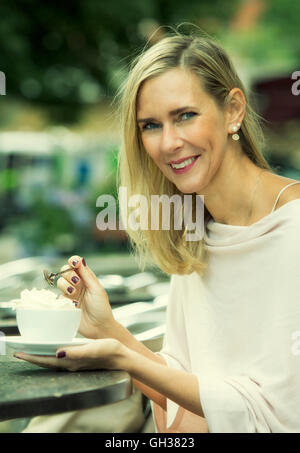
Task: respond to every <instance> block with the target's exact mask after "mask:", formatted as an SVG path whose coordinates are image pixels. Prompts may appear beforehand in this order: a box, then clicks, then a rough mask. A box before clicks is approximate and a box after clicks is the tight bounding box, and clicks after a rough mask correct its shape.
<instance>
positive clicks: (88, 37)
mask: <svg viewBox="0 0 300 453" xmlns="http://www.w3.org/2000/svg"><path fill="white" fill-rule="evenodd" d="M0 17H1V20H0V71H2V72H3V73H4V74H5V76H6V95H2V96H0V263H4V262H7V261H10V260H14V259H18V258H24V257H27V256H35V255H43V256H51V257H53V256H60V257H62V256H69V255H70V254H73V253H79V254H81V255H85V254H87V253H97V252H100V251H101V253H103V252H105V251H108V252H112V251H115V250H117V251H124V252H125V253H127V252H128V244H127V240H126V236H125V234H124V232H118V231H116V232H112V231H106V232H101V231H99V230H97V228H96V216H97V213H98V212H99V208H97V207H96V199H97V197H98V196H99V195H101V194H102V193H106V194H107V193H110V194H113V195H115V196H116V194H117V192H116V184H115V178H116V168H117V153H118V146H119V141H120V137H119V131H118V123H117V120H116V115H115V113H114V112H115V110H114V107H113V104H112V101H113V99H114V96H115V94H116V91H117V89H118V88H119V86H120V83H121V82H122V80H123V79H124V76H125V75H126V73H127V68H128V65H129V63H130V61H131V59H132V57H134V56H135V55H136V54H137V53H138V52H140V51H141V50H142V49H143V47H144V46H145V44H146V43H147V42H150V43H152V42H155V41H157V40H159V39H160V38H161V37H162V36H164V34H165V33H166V31H167V28H166V27H165V26H171V27H176V26H177V25H178V24H180V23H183V22H185V23H186V25H184V26H182V27H181V30H182V31H185V30H186V31H189V30H190V29H191V27H190V26H189V25H188V24H187V23H192V24H194V25H196V26H198V27H200V28H201V30H204V31H205V32H207V33H209V34H210V35H212V36H214V37H216V38H217V39H218V40H219V41H220V42H221V43H222V44H223V46H224V47H225V48H226V49H227V51H228V52H229V54H230V55H231V56H232V58H233V60H234V62H235V64H236V67H237V68H238V72H239V74H240V76H241V78H242V80H243V82H244V83H245V85H246V87H247V88H248V89H249V90H250V92H251V95H252V97H253V99H254V101H255V103H256V105H257V108H258V111H259V113H260V114H261V115H262V116H263V117H264V118H265V120H266V121H265V122H264V123H263V125H264V128H265V132H266V146H265V151H264V153H265V156H266V157H267V159H268V161H269V162H270V163H271V165H272V166H273V167H274V168H275V169H276V171H277V172H278V173H279V174H283V175H285V176H288V177H292V178H296V179H300V140H299V138H300V128H299V122H300V102H299V101H300V96H296V95H294V94H293V93H292V84H293V83H294V81H293V80H292V78H291V77H292V73H293V72H295V71H297V70H300V41H299V17H300V2H294V1H293V0H285V1H284V2H283V1H281V0H272V1H271V0H231V1H226V0H214V1H213V2H212V1H211V0H189V1H188V2H182V1H179V0H151V2H141V1H139V0H127V1H126V3H125V2H124V1H123V0H111V1H110V2H105V1H101V0H73V1H72V2H65V3H63V2H61V3H60V4H57V3H54V2H52V1H51V0H43V1H42V2H38V1H36V0H16V1H2V2H1V3H0ZM158 27H160V28H158Z"/></svg>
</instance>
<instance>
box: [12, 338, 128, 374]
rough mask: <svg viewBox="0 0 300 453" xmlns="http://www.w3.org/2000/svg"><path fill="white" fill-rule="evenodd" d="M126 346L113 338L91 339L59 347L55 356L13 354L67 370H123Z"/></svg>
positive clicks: (42, 365) (30, 360)
mask: <svg viewBox="0 0 300 453" xmlns="http://www.w3.org/2000/svg"><path fill="white" fill-rule="evenodd" d="M126 350H127V348H126V346H124V345H123V344H122V343H120V342H119V341H118V340H115V339H114V338H105V339H103V340H91V342H89V343H87V344H85V345H81V346H68V347H61V348H59V349H58V350H57V351H56V357H53V356H45V355H44V356H43V355H30V354H25V353H23V352H16V353H15V354H14V356H15V357H16V358H18V359H23V360H26V361H27V362H31V363H33V364H35V365H38V366H41V367H44V368H55V369H62V370H68V371H78V370H99V369H106V370H122V369H123V370H125V368H124V362H125V360H126V359H125V355H126Z"/></svg>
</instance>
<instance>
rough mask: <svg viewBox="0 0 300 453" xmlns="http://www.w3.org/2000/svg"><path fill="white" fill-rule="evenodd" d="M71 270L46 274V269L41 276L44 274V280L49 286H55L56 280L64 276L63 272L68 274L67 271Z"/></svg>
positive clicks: (70, 269)
mask: <svg viewBox="0 0 300 453" xmlns="http://www.w3.org/2000/svg"><path fill="white" fill-rule="evenodd" d="M72 270H73V269H72V268H71V267H69V268H68V269H65V270H63V271H60V272H55V273H54V272H50V273H49V272H48V271H47V270H46V269H44V270H43V274H44V278H45V280H46V282H47V283H48V284H49V285H50V286H55V283H56V282H57V280H58V278H57V277H59V276H60V275H61V274H64V273H65V272H69V271H72Z"/></svg>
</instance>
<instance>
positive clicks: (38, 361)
mask: <svg viewBox="0 0 300 453" xmlns="http://www.w3.org/2000/svg"><path fill="white" fill-rule="evenodd" d="M14 357H16V358H17V359H21V360H26V362H30V363H33V364H34V365H39V366H42V367H44V368H53V367H58V368H60V367H61V362H59V361H58V359H57V358H56V357H55V356H45V355H32V354H25V353H24V352H15V353H14Z"/></svg>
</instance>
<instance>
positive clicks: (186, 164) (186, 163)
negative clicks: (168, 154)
mask: <svg viewBox="0 0 300 453" xmlns="http://www.w3.org/2000/svg"><path fill="white" fill-rule="evenodd" d="M199 156H200V155H198V156H193V157H189V158H188V159H186V160H184V161H182V162H180V163H179V164H175V163H170V164H169V165H170V167H171V168H172V169H173V170H182V169H184V168H187V167H189V166H190V165H191V164H192V163H194V162H195V160H196V159H198V157H199Z"/></svg>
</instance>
